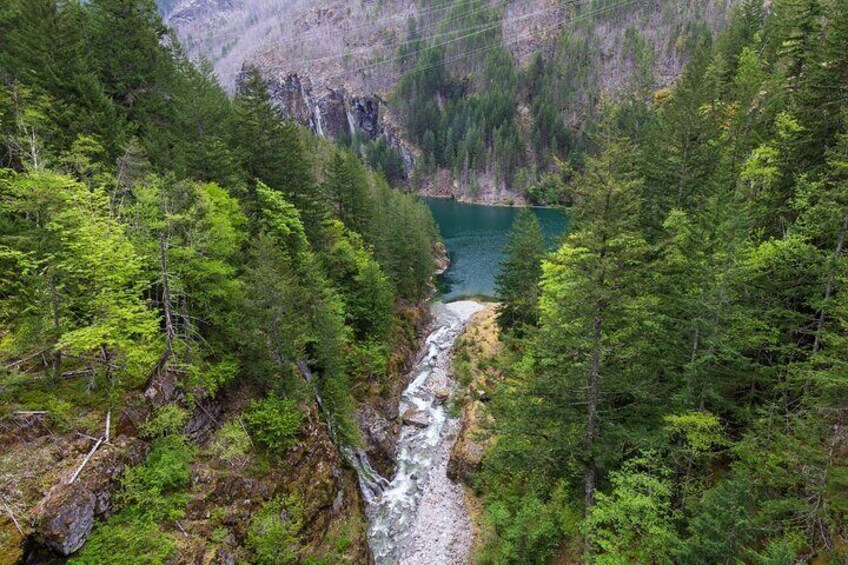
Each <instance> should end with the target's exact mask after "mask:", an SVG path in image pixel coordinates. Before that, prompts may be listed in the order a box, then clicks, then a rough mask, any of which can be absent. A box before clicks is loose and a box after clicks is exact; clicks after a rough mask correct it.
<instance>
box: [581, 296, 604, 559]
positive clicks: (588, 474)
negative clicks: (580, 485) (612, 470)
mask: <svg viewBox="0 0 848 565" xmlns="http://www.w3.org/2000/svg"><path fill="white" fill-rule="evenodd" d="M601 311H603V305H602V304H600V303H599V304H598V316H597V317H596V318H595V321H594V322H593V324H592V360H591V366H590V369H589V382H588V383H587V384H588V413H587V418H586V452H587V453H588V458H587V460H586V467H585V469H584V471H583V481H584V490H583V511H584V514H585V515H586V516H588V515H589V512H591V510H592V506H594V504H595V487H596V485H597V479H598V469H597V467H596V465H595V453H594V450H595V438H596V436H597V428H598V397H599V392H600V381H601V327H602V325H603V318H602V317H601V315H600V312H601ZM583 560H584V561H585V562H586V563H590V562H591V561H592V544H591V541H590V536H589V535H588V533H587V535H586V536H585V538H584V540H583Z"/></svg>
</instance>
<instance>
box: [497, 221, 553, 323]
mask: <svg viewBox="0 0 848 565" xmlns="http://www.w3.org/2000/svg"><path fill="white" fill-rule="evenodd" d="M504 253H505V254H506V257H505V258H504V260H503V261H502V262H501V270H500V272H499V273H498V274H497V276H496V277H495V292H496V294H497V297H498V300H499V301H500V303H501V304H500V306H499V307H498V324H499V325H500V327H501V329H502V330H504V331H507V330H513V331H515V332H516V333H521V331H522V327H523V326H525V325H535V324H536V322H537V321H538V319H539V304H538V302H539V278H540V277H541V275H542V259H543V258H544V257H545V241H544V237H543V235H542V228H541V227H540V226H539V220H538V219H537V218H536V215H535V214H534V213H533V212H532V211H531V210H530V209H529V208H522V209H521V211H520V212H519V213H518V216H517V217H516V218H515V222H513V224H512V231H511V232H510V234H509V240H508V241H507V244H506V245H505V246H504Z"/></svg>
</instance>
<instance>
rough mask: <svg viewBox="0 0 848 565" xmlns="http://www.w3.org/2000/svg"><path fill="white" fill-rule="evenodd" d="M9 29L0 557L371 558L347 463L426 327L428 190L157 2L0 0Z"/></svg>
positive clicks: (2, 61) (2, 32) (0, 63)
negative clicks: (335, 141) (193, 40)
mask: <svg viewBox="0 0 848 565" xmlns="http://www.w3.org/2000/svg"><path fill="white" fill-rule="evenodd" d="M0 37H2V40H0V277H2V291H0V362H2V368H1V369H0V446H2V449H0V500H2V506H3V518H2V521H0V554H2V557H0V562H4V563H8V562H15V561H16V559H17V558H18V557H21V555H23V552H27V553H29V554H30V555H38V554H39V552H40V551H44V550H46V549H47V548H50V549H52V550H54V551H56V552H58V553H59V554H61V555H69V554H72V553H74V554H75V558H74V561H75V562H80V563H98V564H100V563H133V562H135V563H140V562H147V563H157V562H161V561H162V560H165V559H169V558H174V557H175V556H176V555H180V556H181V558H183V559H188V558H189V557H188V556H191V555H195V556H197V558H198V559H200V558H201V557H203V556H204V555H205V556H207V557H206V558H210V559H211V558H212V557H215V556H216V555H217V556H218V557H217V558H218V559H223V560H225V561H226V560H227V559H230V560H238V561H252V562H257V563H280V562H283V561H285V562H288V561H287V560H291V559H307V558H309V559H313V561H312V562H327V563H336V562H339V560H341V559H348V560H350V561H353V562H356V561H359V560H361V559H364V558H365V557H364V556H366V555H367V546H366V545H365V542H364V534H363V529H362V513H361V502H358V501H359V500H360V499H359V493H358V492H357V488H356V487H355V484H356V483H355V478H354V479H353V483H351V484H352V485H353V486H350V488H348V486H347V485H348V483H349V480H350V475H351V472H350V470H349V469H348V470H347V471H344V473H346V474H343V471H342V465H341V463H340V461H339V460H340V458H341V456H342V455H344V453H345V452H346V450H349V449H354V448H358V447H359V446H361V445H362V440H361V437H360V430H359V427H358V425H357V422H356V414H355V413H354V407H355V406H356V405H357V404H358V403H359V402H361V401H363V399H364V398H365V397H366V396H368V395H370V394H372V389H374V388H375V387H376V389H377V390H378V391H379V390H380V389H381V387H384V386H387V385H386V379H387V378H388V377H389V376H390V375H392V374H395V373H396V372H398V371H399V370H402V368H403V362H404V359H403V351H405V350H408V349H409V348H410V347H412V346H413V345H414V340H415V339H416V331H417V330H418V327H417V324H419V322H418V318H419V317H420V316H421V315H422V313H421V311H420V310H419V306H418V303H419V301H420V300H421V299H422V298H424V297H425V296H426V295H427V294H428V293H429V292H430V278H431V275H432V272H433V269H434V260H433V249H434V245H435V242H436V239H437V234H436V231H435V227H434V225H433V222H432V219H431V217H430V214H429V212H428V210H427V209H426V207H425V206H424V205H423V204H421V203H420V202H418V201H416V200H414V199H413V198H412V197H409V196H407V195H405V194H403V193H401V192H397V191H393V190H391V189H390V188H389V187H388V185H387V183H386V181H385V180H384V179H383V178H382V177H381V176H380V175H379V174H375V173H372V172H371V171H370V170H369V169H367V168H366V166H365V165H364V164H363V163H362V162H361V161H360V160H359V159H357V158H356V157H355V156H354V155H352V154H350V153H349V152H347V151H345V150H340V149H338V148H336V147H335V146H333V145H331V144H328V143H327V142H325V141H323V140H320V139H317V138H315V137H313V136H312V135H311V134H309V133H308V132H305V131H304V130H302V129H301V128H300V127H299V126H297V125H295V124H292V123H291V122H288V121H285V120H284V119H283V118H282V116H281V115H280V113H279V110H278V109H277V108H276V107H275V106H273V105H272V104H271V103H270V100H269V94H268V90H267V85H266V84H265V82H264V81H263V79H262V78H261V77H260V76H259V74H258V73H256V72H254V73H249V74H248V75H247V77H246V80H245V81H244V82H243V84H242V86H241V89H240V90H239V92H238V93H237V95H236V96H235V97H234V98H233V99H230V98H228V97H227V95H226V94H225V92H224V91H223V90H222V89H221V87H220V86H219V84H218V82H217V80H216V79H215V77H214V76H213V75H212V73H211V70H210V68H209V67H208V66H202V67H200V68H198V67H196V66H195V65H193V64H192V63H190V62H189V61H188V60H187V59H186V58H185V56H184V55H183V54H182V51H181V49H180V47H179V45H177V44H176V43H175V42H174V41H173V39H172V38H171V36H170V35H169V34H168V32H167V30H166V28H165V27H164V26H163V24H162V22H161V20H160V18H159V15H158V13H157V9H156V5H155V4H154V2H153V0H91V1H88V2H78V1H75V0H68V1H65V0H62V1H56V0H37V1H31V0H10V1H6V2H4V3H3V4H2V6H0ZM316 400H317V403H316ZM319 413H320V414H319ZM104 418H105V430H104ZM110 421H111V426H110ZM86 438H90V439H86ZM98 438H99V439H98ZM322 438H323V439H322ZM95 439H98V441H96V443H95V441H94V440H95ZM322 442H323V443H322ZM330 442H331V443H330ZM98 448H100V449H99V450H98ZM89 449H91V451H89ZM86 453H88V455H87V457H85V458H83V455H84V454H86ZM92 456H93V458H92ZM89 458H91V460H90V459H89ZM90 461H91V462H90ZM124 468H126V471H125V472H122V470H123V469H124ZM243 477H249V478H243ZM77 479H78V480H77ZM299 480H300V481H302V482H300V483H298V482H297V481H299ZM98 481H99V482H98ZM322 481H323V482H322ZM345 481H347V482H345ZM215 489H218V490H215ZM337 495H338V496H337ZM244 500H246V502H245V501H244ZM95 501H96V503H95ZM331 508H332V509H331ZM251 516H253V517H252V518H251ZM95 522H96V523H95ZM92 526H94V530H93V533H91V534H90V531H91V529H92ZM89 534H90V539H89V540H88V543H85V542H86V538H87V537H89ZM83 544H85V545H83ZM80 548H82V549H81V550H80ZM78 550H79V551H78ZM320 559H326V561H319V560H320Z"/></svg>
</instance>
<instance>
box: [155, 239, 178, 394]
mask: <svg viewBox="0 0 848 565" xmlns="http://www.w3.org/2000/svg"><path fill="white" fill-rule="evenodd" d="M168 243H169V242H168V236H167V235H166V234H163V235H161V236H160V237H159V269H160V276H161V280H162V309H163V311H164V313H165V350H164V351H163V352H162V355H161V356H160V357H159V361H157V362H156V366H155V367H154V368H153V372H152V373H151V375H150V378H151V379H152V378H153V377H155V376H156V375H158V374H159V373H160V372H161V371H162V369H164V368H165V365H166V364H167V363H168V360H169V359H170V358H171V353H173V351H174V339H176V337H177V330H176V328H175V327H174V315H173V313H172V312H171V285H170V281H169V275H168Z"/></svg>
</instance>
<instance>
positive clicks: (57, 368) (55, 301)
mask: <svg viewBox="0 0 848 565" xmlns="http://www.w3.org/2000/svg"><path fill="white" fill-rule="evenodd" d="M47 286H48V287H49V289H50V308H51V310H52V314H53V331H54V332H55V336H54V337H55V339H56V341H57V342H58V341H59V337H60V336H61V334H62V332H61V327H60V324H61V320H60V319H59V292H58V291H57V290H56V281H55V280H54V279H53V274H52V273H51V274H50V276H49V277H48V278H47ZM54 347H55V348H56V349H55V350H54V351H53V380H54V381H55V382H59V379H60V378H61V377H62V350H61V349H59V347H58V346H57V345H56V344H54Z"/></svg>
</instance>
